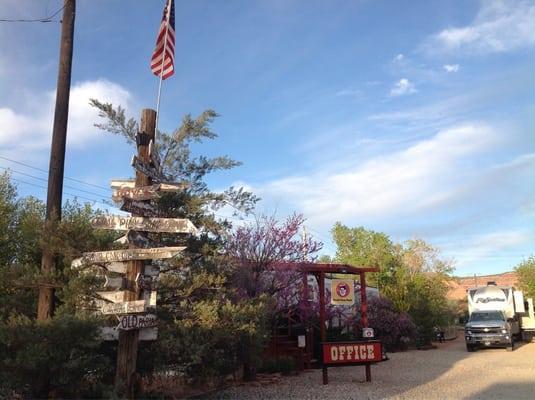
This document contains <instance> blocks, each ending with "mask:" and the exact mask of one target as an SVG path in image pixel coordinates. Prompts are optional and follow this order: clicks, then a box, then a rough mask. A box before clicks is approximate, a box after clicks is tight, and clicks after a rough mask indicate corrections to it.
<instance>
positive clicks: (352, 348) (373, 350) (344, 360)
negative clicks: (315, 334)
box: [323, 342, 383, 364]
mask: <svg viewBox="0 0 535 400" xmlns="http://www.w3.org/2000/svg"><path fill="white" fill-rule="evenodd" d="M382 359H383V356H382V349H381V342H353V343H351V342H346V343H324V344H323V363H324V364H356V363H371V362H379V361H381V360H382Z"/></svg>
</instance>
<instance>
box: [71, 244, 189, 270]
mask: <svg viewBox="0 0 535 400" xmlns="http://www.w3.org/2000/svg"><path fill="white" fill-rule="evenodd" d="M184 249H185V247H183V246H176V247H156V248H153V249H125V250H110V251H95V252H92V253H84V255H83V256H82V257H80V258H77V259H75V260H73V261H72V263H71V267H72V268H80V267H82V266H84V265H92V264H99V263H111V262H114V261H132V260H151V259H165V258H173V257H175V256H177V255H178V253H180V252H181V251H183V250H184Z"/></svg>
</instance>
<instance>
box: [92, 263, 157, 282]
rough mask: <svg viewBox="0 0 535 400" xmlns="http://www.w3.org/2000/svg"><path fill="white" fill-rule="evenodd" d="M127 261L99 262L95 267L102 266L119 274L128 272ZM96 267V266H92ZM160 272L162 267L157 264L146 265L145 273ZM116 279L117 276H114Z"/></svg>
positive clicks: (152, 274) (153, 274)
mask: <svg viewBox="0 0 535 400" xmlns="http://www.w3.org/2000/svg"><path fill="white" fill-rule="evenodd" d="M126 265H127V264H126V262H119V261H116V262H110V263H102V264H97V265H96V266H94V267H100V268H104V269H106V270H107V271H108V272H115V273H118V274H126ZM91 269H94V268H91ZM159 274H160V267H158V266H156V265H145V275H149V276H152V277H157V276H158V275H159ZM112 279H115V278H112Z"/></svg>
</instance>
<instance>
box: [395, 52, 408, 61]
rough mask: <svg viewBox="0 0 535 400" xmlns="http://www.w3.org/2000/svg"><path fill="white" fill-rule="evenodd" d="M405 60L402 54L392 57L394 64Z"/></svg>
mask: <svg viewBox="0 0 535 400" xmlns="http://www.w3.org/2000/svg"><path fill="white" fill-rule="evenodd" d="M404 59H405V56H404V55H403V54H401V53H400V54H398V55H397V56H395V57H394V62H401V61H403V60H404Z"/></svg>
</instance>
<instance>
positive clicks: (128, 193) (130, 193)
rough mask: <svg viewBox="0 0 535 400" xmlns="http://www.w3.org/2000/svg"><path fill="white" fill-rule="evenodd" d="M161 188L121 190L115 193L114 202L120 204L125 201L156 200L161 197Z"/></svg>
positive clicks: (152, 186) (147, 187)
mask: <svg viewBox="0 0 535 400" xmlns="http://www.w3.org/2000/svg"><path fill="white" fill-rule="evenodd" d="M159 187H160V185H151V186H140V187H134V188H128V187H125V188H120V189H117V190H115V191H114V192H113V195H112V200H113V201H115V202H118V203H119V202H121V201H123V200H125V199H128V200H135V201H143V200H156V199H158V198H159V197H160V195H159V194H158V189H159Z"/></svg>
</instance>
